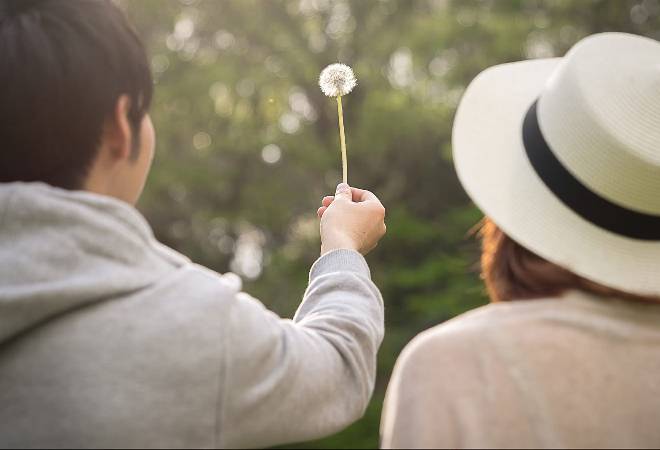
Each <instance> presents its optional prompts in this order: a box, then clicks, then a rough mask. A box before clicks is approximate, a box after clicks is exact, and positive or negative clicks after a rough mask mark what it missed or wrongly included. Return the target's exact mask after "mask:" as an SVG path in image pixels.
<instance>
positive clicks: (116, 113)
mask: <svg viewBox="0 0 660 450" xmlns="http://www.w3.org/2000/svg"><path fill="white" fill-rule="evenodd" d="M130 109H131V99H130V98H129V97H128V95H126V94H122V95H120V96H119V98H117V102H116V103H115V107H114V108H113V110H112V114H110V115H109V116H108V117H107V118H106V120H105V122H104V124H103V143H102V145H103V146H105V147H106V148H107V149H108V150H109V156H111V157H113V158H117V159H127V158H129V157H130V155H131V149H132V145H133V132H132V128H131V124H130V121H129V119H128V113H129V111H130Z"/></svg>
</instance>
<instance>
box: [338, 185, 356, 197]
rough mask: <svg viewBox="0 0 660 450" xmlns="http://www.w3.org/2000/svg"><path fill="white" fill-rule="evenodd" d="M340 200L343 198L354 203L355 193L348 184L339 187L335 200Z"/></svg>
mask: <svg viewBox="0 0 660 450" xmlns="http://www.w3.org/2000/svg"><path fill="white" fill-rule="evenodd" d="M338 198H343V199H344V200H348V201H352V200H353V193H352V192H351V187H350V186H349V185H348V184H346V183H339V184H338V185H337V193H336V194H335V200H336V199H338Z"/></svg>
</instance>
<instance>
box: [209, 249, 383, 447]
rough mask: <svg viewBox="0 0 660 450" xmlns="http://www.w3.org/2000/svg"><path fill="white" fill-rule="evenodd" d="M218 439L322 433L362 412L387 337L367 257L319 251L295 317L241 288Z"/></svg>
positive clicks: (264, 442)
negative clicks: (288, 317)
mask: <svg viewBox="0 0 660 450" xmlns="http://www.w3.org/2000/svg"><path fill="white" fill-rule="evenodd" d="M231 315H232V317H231V328H230V329H229V330H228V337H229V343H228V344H229V345H228V347H227V349H228V351H227V356H226V361H225V371H226V372H225V374H226V377H225V385H224V387H223V389H222V392H223V393H224V394H223V396H222V397H221V398H220V399H219V401H220V405H219V411H220V413H219V418H218V420H219V427H218V432H219V436H218V444H219V445H220V446H222V447H263V446H271V445H276V444H283V443H288V442H294V441H303V440H311V439H316V438H320V437H323V436H326V435H329V434H332V433H335V432H337V431H339V430H341V429H342V428H343V427H345V426H347V425H349V424H350V423H352V422H353V421H355V420H357V419H358V418H360V417H361V416H362V414H363V413H364V409H365V408H366V406H367V404H368V402H369V399H370V397H371V393H372V390H373V386H374V380H375V376H376V353H377V351H378V347H379V345H380V343H381V341H382V338H383V329H384V324H383V303H382V298H381V296H380V293H379V292H378V289H377V288H376V286H375V285H374V284H373V283H372V282H371V279H370V275H369V268H368V266H367V264H366V262H365V260H364V258H363V257H362V256H361V255H360V254H359V253H357V252H355V251H351V250H336V251H332V252H329V253H327V254H325V255H324V256H322V257H321V258H320V259H319V260H318V261H317V262H316V263H315V264H314V266H313V267H312V270H311V272H310V283H309V287H308V289H307V291H306V293H305V298H304V300H303V303H302V305H301V306H300V309H299V310H298V312H297V313H296V316H295V318H294V320H293V321H291V320H283V319H280V318H279V317H278V316H276V315H275V314H273V313H271V312H269V311H268V310H266V309H265V308H264V306H263V305H262V304H261V303H259V302H258V301H256V300H254V299H252V298H251V297H249V296H247V295H246V294H239V295H238V298H237V300H236V302H235V305H233V310H232V313H231Z"/></svg>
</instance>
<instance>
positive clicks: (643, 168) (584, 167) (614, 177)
mask: <svg viewBox="0 0 660 450" xmlns="http://www.w3.org/2000/svg"><path fill="white" fill-rule="evenodd" d="M453 148H454V162H455V165H456V170H457V172H458V176H459V178H460V180H461V182H462V184H463V186H464V188H465V190H466V191H467V193H468V194H469V195H470V197H471V198H472V200H473V201H474V202H475V203H476V204H477V206H479V208H480V209H481V210H482V211H483V212H484V213H485V214H486V215H487V216H488V217H490V218H491V219H492V220H493V221H494V222H495V223H496V224H497V225H498V226H499V227H500V228H501V229H502V231H504V232H505V233H506V234H507V235H509V236H510V237H511V238H512V239H514V240H515V241H517V242H518V243H520V244H521V245H523V246H524V247H526V248H528V249H529V250H531V251H532V252H534V253H536V254H538V255H539V256H541V257H543V258H545V259H547V260H549V261H551V262H553V263H555V264H558V265H560V266H562V267H564V268H566V269H568V270H570V271H572V272H574V273H576V274H578V275H580V276H582V277H584V278H586V279H589V280H591V281H594V282H597V283H600V284H603V285H605V286H609V287H612V288H615V289H619V290H622V291H626V292H630V293H636V294H640V295H654V296H658V295H660V43H659V42H657V41H654V40H652V39H648V38H644V37H640V36H634V35H630V34H624V33H604V34H596V35H593V36H589V37H587V38H586V39H583V40H582V41H580V42H578V43H577V44H576V45H575V46H574V47H573V48H572V49H571V50H570V51H569V52H568V53H567V54H566V56H565V57H563V58H554V59H544V60H531V61H524V62H518V63H512V64H503V65H499V66H495V67H492V68H490V69H488V70H486V71H484V72H482V73H481V74H480V75H479V76H477V78H476V79H475V80H474V81H473V82H472V83H471V84H470V86H469V87H468V88H467V91H466V92H465V95H464V97H463V99H462V100H461V104H460V105H459V108H458V111H457V113H456V118H455V122H454V131H453Z"/></svg>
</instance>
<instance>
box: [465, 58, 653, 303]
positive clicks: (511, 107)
mask: <svg viewBox="0 0 660 450" xmlns="http://www.w3.org/2000/svg"><path fill="white" fill-rule="evenodd" d="M561 61H562V60H561V58H553V59H541V60H533V61H524V62H518V63H510V64H503V65H500V66H495V67H492V68H490V69H488V70H486V71H484V72H482V73H481V74H480V75H479V76H477V78H475V80H474V81H473V82H472V83H471V84H470V86H469V87H468V88H467V90H466V92H465V94H464V96H463V99H462V100H461V103H460V105H459V108H458V111H457V113H456V117H455V120H454V130H453V158H454V163H455V166H456V171H457V173H458V177H459V179H460V181H461V183H462V184H463V187H464V188H465V190H466V191H467V193H468V195H469V196H470V198H472V200H473V201H474V203H475V204H476V205H477V206H478V207H479V208H480V209H481V210H482V212H483V213H484V214H485V215H486V216H488V217H489V218H490V219H491V220H493V222H495V223H496V224H497V225H498V226H499V227H500V228H501V229H502V231H503V232H504V233H506V234H507V235H508V236H510V237H511V238H512V239H514V240H515V241H517V242H518V243H519V244H521V245H523V246H524V247H526V248H527V249H529V250H530V251H532V252H534V253H536V254H538V255H539V256H541V257H543V258H545V259H547V260H548V261H551V262H553V263H555V264H557V265H559V266H561V267H564V268H566V269H568V270H570V271H571V272H573V273H575V274H577V275H580V276H582V277H584V278H586V279H588V280H591V281H594V282H597V283H600V284H602V285H605V286H608V287H611V288H614V289H617V290H621V291H624V292H629V293H634V294H638V295H647V296H659V295H660V242H656V241H642V240H636V239H631V238H628V237H624V236H620V235H617V234H615V233H612V232H610V231H607V230H604V229H602V228H600V227H598V226H596V225H594V224H592V223H590V222H588V221H586V220H585V219H583V218H582V217H580V216H579V215H577V214H576V213H575V212H573V211H572V210H571V209H569V208H568V207H567V206H565V205H564V204H563V203H562V202H561V201H560V200H559V199H558V198H557V197H555V195H554V194H553V193H552V192H551V191H550V190H549V189H548V188H547V187H546V186H545V184H544V183H543V182H542V181H541V179H540V178H539V176H538V175H537V174H536V172H535V171H534V169H533V168H532V166H531V164H530V162H529V160H528V158H527V155H526V153H525V149H524V147H523V141H522V123H523V119H524V117H525V115H526V113H527V111H528V110H529V108H530V106H531V105H532V103H534V101H536V100H537V99H538V97H539V95H540V94H541V92H542V90H543V88H544V86H545V84H546V82H547V81H548V79H549V78H550V77H551V76H552V74H553V73H554V71H555V69H556V68H557V67H558V65H559V64H560V63H561Z"/></svg>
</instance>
